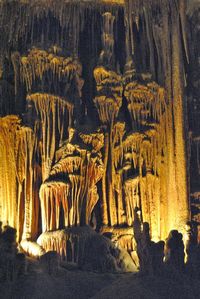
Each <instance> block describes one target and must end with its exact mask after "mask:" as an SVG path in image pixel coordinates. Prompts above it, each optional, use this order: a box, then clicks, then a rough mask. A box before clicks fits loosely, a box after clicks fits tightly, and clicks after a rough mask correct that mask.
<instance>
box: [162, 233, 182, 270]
mask: <svg viewBox="0 0 200 299" xmlns="http://www.w3.org/2000/svg"><path fill="white" fill-rule="evenodd" d="M165 253H166V256H165V257H166V264H167V265H169V266H170V267H172V268H173V269H175V270H177V271H182V270H183V269H184V256H185V254H184V244H183V236H182V234H181V233H179V232H178V231H177V230H172V231H171V232H170V234H169V237H168V238H167V241H166V252H165Z"/></svg>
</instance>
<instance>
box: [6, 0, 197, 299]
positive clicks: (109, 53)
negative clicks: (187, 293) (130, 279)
mask: <svg viewBox="0 0 200 299" xmlns="http://www.w3.org/2000/svg"><path fill="white" fill-rule="evenodd" d="M191 1H192V0H191ZM161 2H162V3H161ZM192 2H193V1H192ZM195 5H196V4H195ZM194 7H195V6H193V5H192V6H191V4H189V3H188V1H186V0H181V1H178V0H163V1H158V0H154V1H150V0H149V1H147V0H140V1H139V0H137V1H136V0H119V1H117V0H98V1H91V0H88V1H70V0H69V1H66V0H59V1H56V0H46V1H32V0H27V1H21V0H16V1H0V40H1V45H0V221H1V222H2V225H0V282H1V250H4V249H2V248H3V246H4V245H5V244H8V247H5V248H11V249H9V250H11V251H12V250H13V251H14V253H13V255H12V258H10V257H9V258H10V259H11V260H12V262H11V263H13V265H18V262H19V261H22V260H23V262H24V263H25V261H26V260H27V262H28V261H30V260H31V261H32V259H30V260H29V259H28V258H25V256H24V255H23V254H25V255H26V256H29V257H32V258H33V263H34V261H35V260H36V259H37V260H38V264H39V263H40V262H41V265H43V264H42V263H47V264H48V266H49V265H51V261H52V260H54V261H55V264H56V265H57V266H58V264H59V263H60V262H61V264H62V263H63V264H62V265H64V266H66V264H67V266H66V267H68V266H69V263H71V267H72V266H73V267H76V269H77V267H79V268H80V269H82V270H84V271H93V270H94V271H97V272H98V271H100V272H114V273H115V272H117V273H118V272H120V273H122V272H123V273H124V272H138V271H141V272H142V273H145V274H152V276H153V275H154V274H155V273H156V274H155V275H157V274H160V273H161V272H162V271H161V270H160V269H162V270H163V269H165V267H166V269H167V267H168V266H169V267H172V268H173V267H174V268H176V269H178V270H177V271H178V273H179V272H180V273H181V271H182V272H184V271H186V270H185V269H189V270H188V271H191V272H192V271H193V270H191V269H193V268H192V267H194V264H195V263H196V260H195V258H196V257H197V256H198V254H199V253H197V252H198V250H199V248H198V246H199V245H198V242H200V230H199V231H198V229H197V227H198V223H199V221H200V213H199V209H200V197H199V194H200V193H199V191H198V188H200V184H199V182H200V171H199V168H200V166H199V165H200V162H199V161H200V160H199V157H200V156H199V155H200V147H199V144H200V143H199V140H200V137H199V135H200V131H199V128H200V122H199V113H200V112H199V109H200V105H199V103H198V99H197V98H199V82H200V76H199V74H200V72H199V71H200V67H199V57H200V50H199V48H198V47H197V45H196V43H197V39H198V38H199V34H200V30H199V28H200V27H199V25H196V24H200V21H199V15H200V14H199V13H197V12H195V8H194ZM2 28H3V29H2ZM197 57H198V59H197ZM197 60H198V61H197ZM11 228H12V229H11ZM7 239H8V240H7ZM197 239H198V241H197ZM5 240H6V241H5ZM7 241H8V243H6V242H7ZM1 242H4V243H2V244H3V245H2V246H1ZM9 242H10V243H9ZM5 246H7V245H5ZM17 246H18V247H17ZM16 247H17V248H18V250H17V249H16ZM4 251H5V252H6V250H4ZM52 252H53V253H52ZM194 252H195V253H194ZM194 256H195V257H194ZM163 260H165V264H163ZM16 261H17V262H16ZM184 261H185V264H184ZM34 265H36V267H37V263H35V264H34ZM188 265H189V266H188ZM57 266H56V267H57ZM6 267H7V266H6ZM49 267H50V266H49ZM187 267H188V268H187ZM16 268H17V266H16ZM57 268H59V267H57ZM57 268H56V269H57ZM197 268H198V267H197ZM6 269H7V268H6ZM41 269H42V267H41ZM41 269H40V270H41ZM170 269H171V268H170ZM195 269H196V268H195ZM6 271H7V270H6ZM41 271H43V270H41ZM49 271H50V270H49ZM163 271H165V270H163ZM195 271H197V270H194V271H193V272H195ZM172 272H173V271H172ZM186 272H187V271H186ZM186 272H184V273H186ZM193 272H192V273H193ZM6 273H7V272H6ZM41 273H42V272H41ZM163 273H164V272H163ZM166 273H167V274H166V275H169V273H171V272H170V271H168V272H167V271H166ZM173 273H174V272H173ZM195 273H196V272H195ZM79 274H80V273H79ZM5 275H7V274H5ZM176 275H177V274H176ZM195 275H196V274H195ZM150 276H151V275H150ZM174 277H175V276H174ZM141 285H142V284H141ZM22 297H23V296H22ZM155 297H156V296H155ZM105 298H106V297H105ZM177 298H178V297H177Z"/></svg>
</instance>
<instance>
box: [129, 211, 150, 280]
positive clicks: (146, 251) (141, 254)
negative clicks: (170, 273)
mask: <svg viewBox="0 0 200 299" xmlns="http://www.w3.org/2000/svg"><path fill="white" fill-rule="evenodd" d="M133 229H134V237H135V240H136V243H137V254H138V258H139V262H140V271H141V272H142V273H143V274H151V273H152V259H151V252H150V251H151V248H150V247H151V238H150V232H149V224H148V223H147V222H144V223H143V224H142V221H141V212H140V210H138V209H135V217H134V223H133Z"/></svg>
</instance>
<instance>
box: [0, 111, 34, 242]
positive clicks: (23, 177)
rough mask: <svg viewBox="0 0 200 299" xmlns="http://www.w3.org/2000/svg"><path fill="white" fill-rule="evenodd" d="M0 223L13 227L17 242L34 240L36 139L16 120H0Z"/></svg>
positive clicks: (15, 118)
mask: <svg viewBox="0 0 200 299" xmlns="http://www.w3.org/2000/svg"><path fill="white" fill-rule="evenodd" d="M0 144H1V146H0V159H1V163H0V173H1V181H0V182H1V185H0V205H1V215H0V216H1V220H2V221H3V222H4V223H5V224H6V223H8V224H9V225H11V226H13V227H15V228H16V229H17V233H18V239H21V237H23V238H30V237H34V236H35V235H36V234H37V226H38V211H39V202H38V196H37V192H38V185H39V184H40V171H39V169H38V167H37V164H36V162H35V157H36V148H37V139H36V137H35V134H34V132H33V131H32V130H31V129H30V128H28V127H23V126H22V125H21V120H20V119H19V117H17V116H7V117H4V118H1V119H0Z"/></svg>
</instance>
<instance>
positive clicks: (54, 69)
mask: <svg viewBox="0 0 200 299" xmlns="http://www.w3.org/2000/svg"><path fill="white" fill-rule="evenodd" d="M56 49H57V47H56V46H53V47H52V49H49V50H48V51H45V50H41V49H38V48H33V49H31V50H30V52H29V53H28V55H27V56H20V54H19V53H18V52H16V53H13V55H12V62H13V65H14V69H15V73H18V72H19V74H18V75H19V78H20V80H21V81H22V82H25V84H26V89H27V92H30V91H31V90H32V86H33V84H34V82H35V81H36V80H40V81H41V82H42V81H43V79H44V78H45V76H47V80H48V83H49V84H56V83H57V82H59V81H60V82H61V81H63V80H64V82H65V83H66V84H67V83H68V84H69V83H70V82H71V80H72V79H73V78H74V77H75V76H79V75H81V72H82V68H81V65H80V63H79V62H78V61H77V60H76V59H73V58H71V57H67V58H65V57H63V56H58V55H57V54H55V53H54V52H56ZM16 75H17V74H16ZM16 80H17V77H16Z"/></svg>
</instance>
